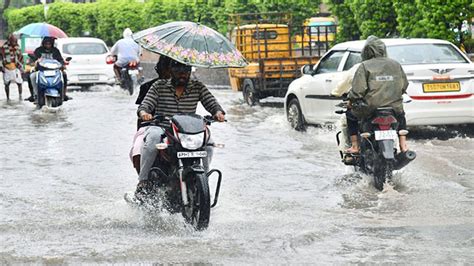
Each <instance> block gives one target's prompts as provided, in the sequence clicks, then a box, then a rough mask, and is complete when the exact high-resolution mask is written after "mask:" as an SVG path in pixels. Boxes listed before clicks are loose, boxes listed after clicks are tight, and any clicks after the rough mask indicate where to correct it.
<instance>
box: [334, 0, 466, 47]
mask: <svg viewBox="0 0 474 266" xmlns="http://www.w3.org/2000/svg"><path fill="white" fill-rule="evenodd" d="M325 2H326V4H328V6H329V8H330V10H331V11H332V13H333V15H335V16H336V17H337V18H338V25H339V32H338V37H337V41H338V42H341V41H347V40H354V39H358V37H359V36H358V35H359V33H360V38H362V39H363V38H366V37H367V36H369V35H376V36H379V37H392V36H400V37H411V38H438V39H445V40H448V41H451V42H455V43H457V44H459V45H460V44H461V43H465V42H466V40H467V39H468V38H469V37H470V36H471V35H472V33H469V32H463V31H461V28H462V27H461V26H462V24H463V21H470V20H471V18H473V17H474V2H472V0H450V1H440V0H325Z"/></svg>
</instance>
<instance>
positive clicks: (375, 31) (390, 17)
mask: <svg viewBox="0 0 474 266" xmlns="http://www.w3.org/2000/svg"><path fill="white" fill-rule="evenodd" d="M350 9H351V11H352V13H353V14H354V19H355V21H356V22H357V25H358V27H359V30H360V33H361V38H363V39H365V38H367V37H368V36H370V35H375V36H377V37H392V36H396V35H397V30H396V28H397V20H396V14H395V9H394V7H393V4H392V0H352V1H350Z"/></svg>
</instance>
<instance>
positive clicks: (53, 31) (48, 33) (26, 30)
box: [17, 22, 67, 38]
mask: <svg viewBox="0 0 474 266" xmlns="http://www.w3.org/2000/svg"><path fill="white" fill-rule="evenodd" d="M17 33H21V34H25V35H28V36H30V37H54V38H67V35H66V33H64V31H62V30H61V29H60V28H58V27H56V26H53V25H51V24H48V23H44V22H43V23H31V24H28V25H26V26H24V27H23V28H21V29H20V30H19V31H17Z"/></svg>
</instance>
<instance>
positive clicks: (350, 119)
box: [346, 109, 407, 136]
mask: <svg viewBox="0 0 474 266" xmlns="http://www.w3.org/2000/svg"><path fill="white" fill-rule="evenodd" d="M395 118H396V119H397V121H398V129H397V130H402V129H405V130H406V129H407V120H406V118H405V112H401V113H398V114H397V113H395ZM346 120H347V129H348V132H349V136H353V135H357V134H358V133H359V120H358V119H357V117H356V116H355V115H354V114H353V113H352V110H351V109H347V112H346ZM365 122H367V121H365ZM364 124H366V125H368V123H364ZM365 131H367V130H365Z"/></svg>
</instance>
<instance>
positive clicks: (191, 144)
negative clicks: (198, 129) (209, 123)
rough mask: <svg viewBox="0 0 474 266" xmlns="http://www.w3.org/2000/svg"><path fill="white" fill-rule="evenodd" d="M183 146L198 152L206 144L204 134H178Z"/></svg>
mask: <svg viewBox="0 0 474 266" xmlns="http://www.w3.org/2000/svg"><path fill="white" fill-rule="evenodd" d="M178 137H179V140H180V141H181V146H183V148H185V149H188V150H196V149H199V148H201V147H202V145H203V144H204V132H202V133H199V134H193V135H190V134H182V133H178Z"/></svg>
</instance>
